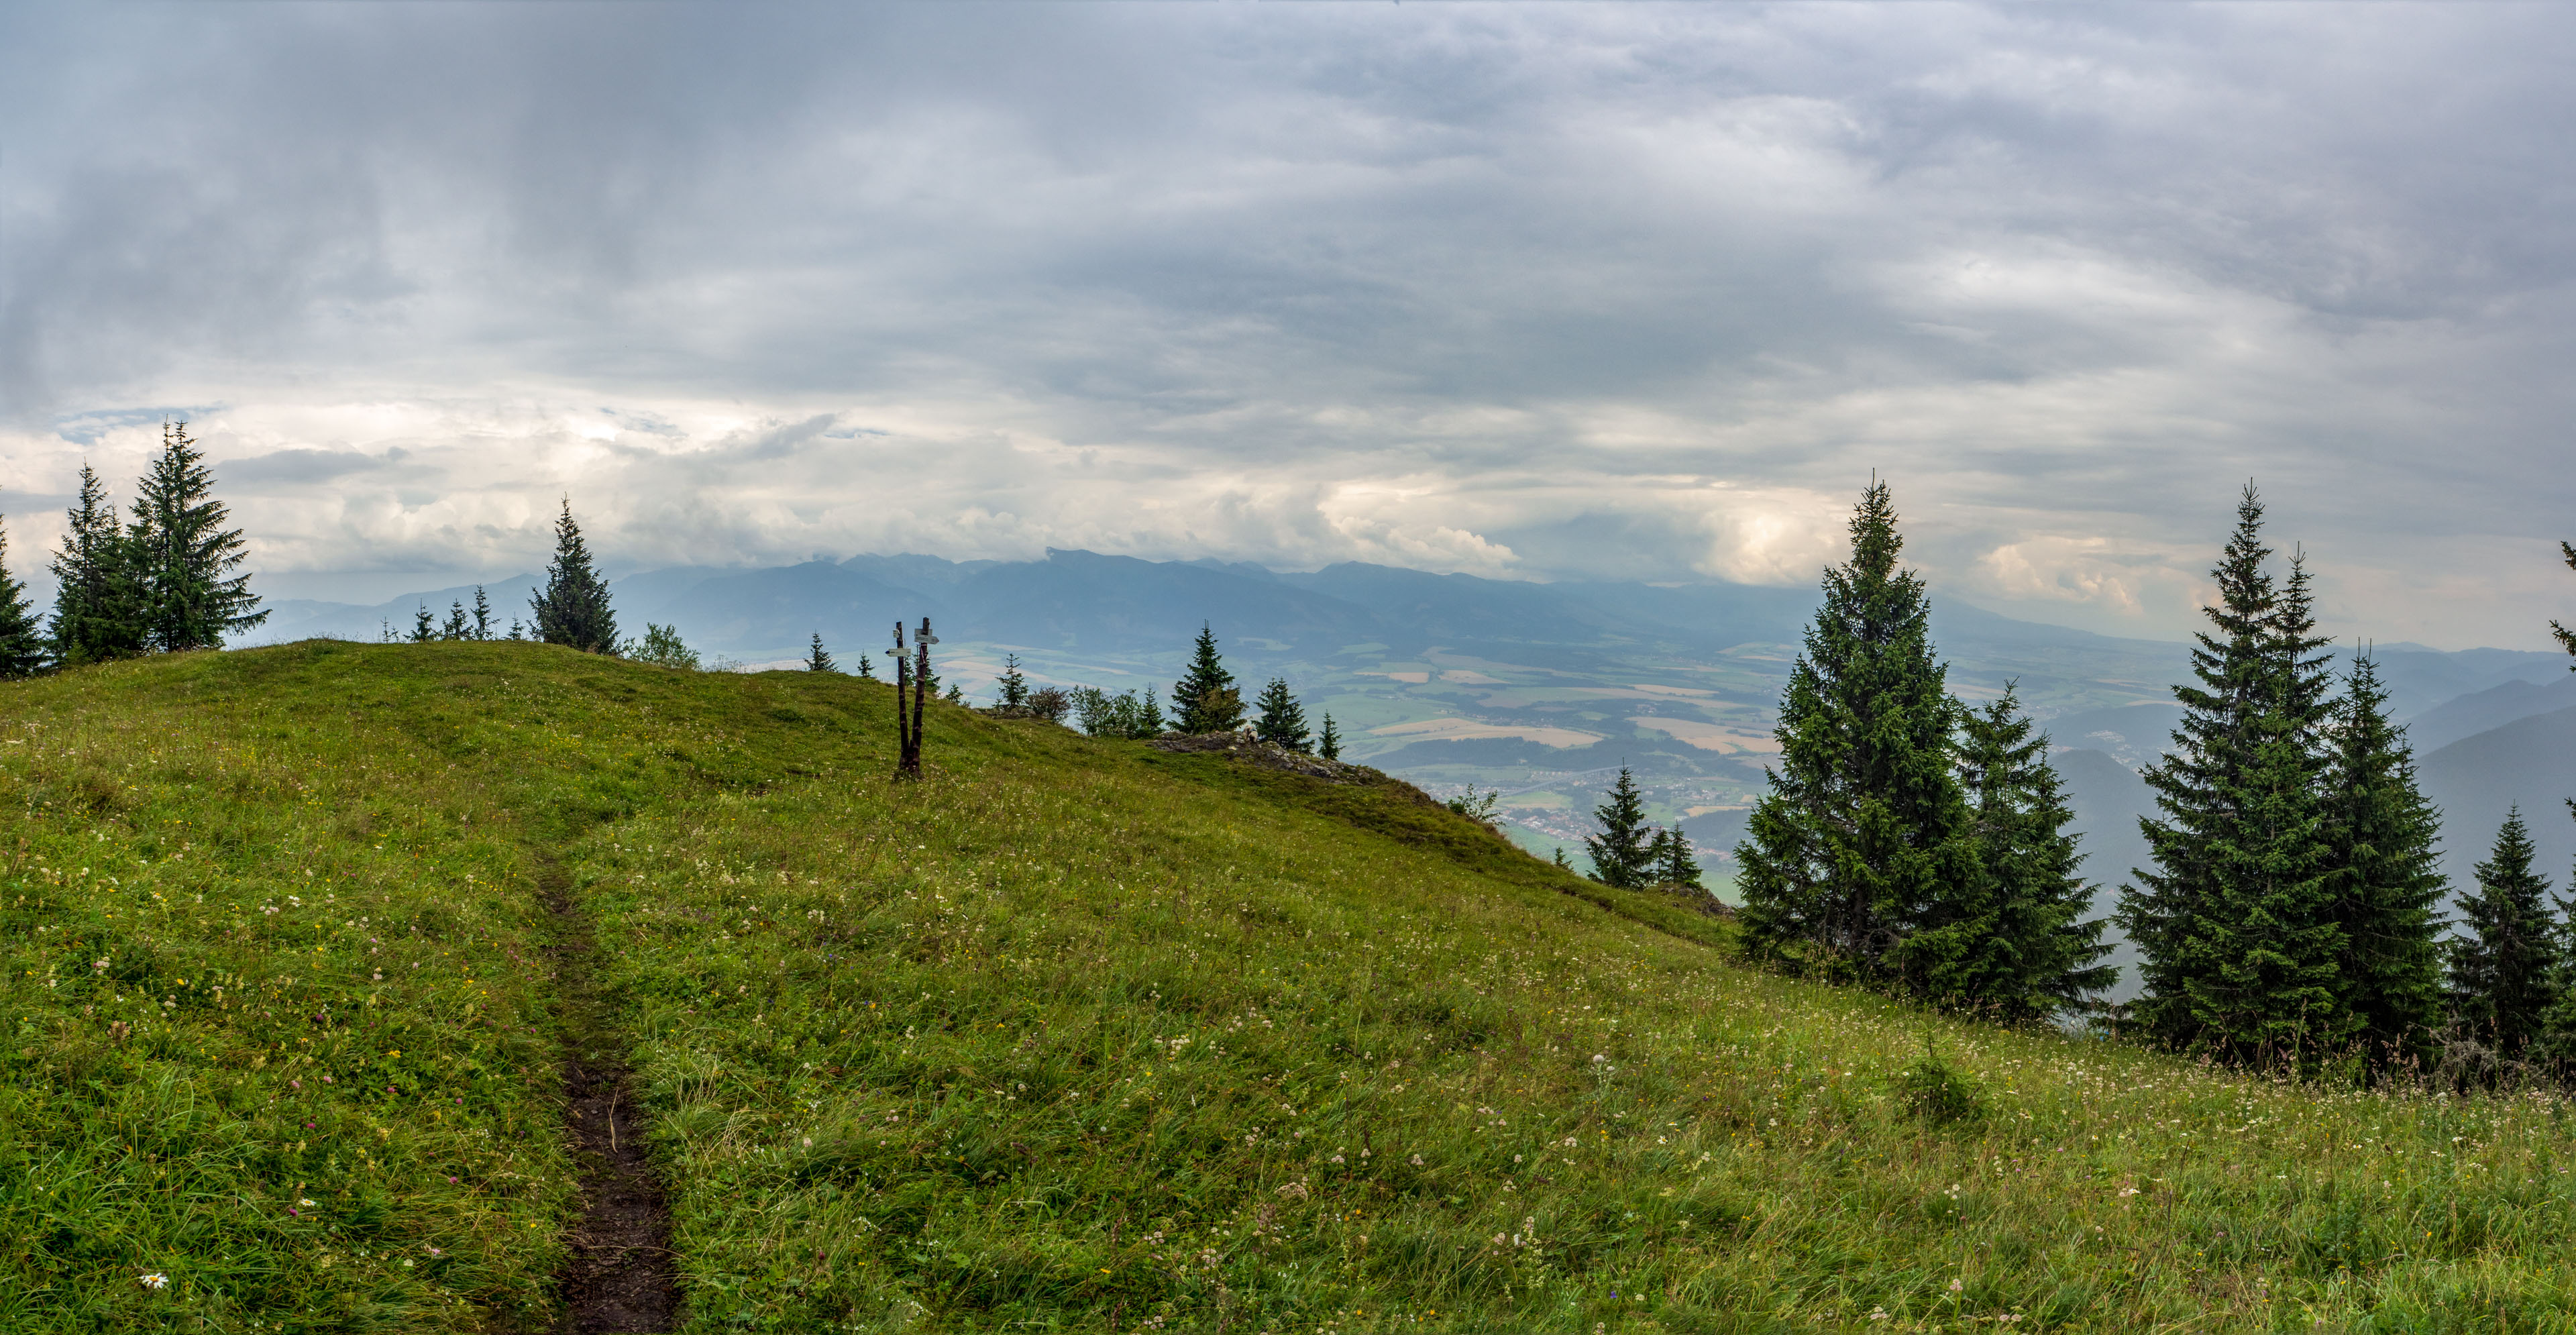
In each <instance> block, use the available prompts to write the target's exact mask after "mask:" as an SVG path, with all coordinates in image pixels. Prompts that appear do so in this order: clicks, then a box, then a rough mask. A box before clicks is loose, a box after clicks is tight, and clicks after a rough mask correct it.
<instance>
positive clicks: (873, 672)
mask: <svg viewBox="0 0 2576 1335" xmlns="http://www.w3.org/2000/svg"><path fill="white" fill-rule="evenodd" d="M876 679H877V669H876V665H875V664H873V663H871V662H869V661H868V656H867V655H866V654H861V655H859V680H861V681H875V680H876Z"/></svg>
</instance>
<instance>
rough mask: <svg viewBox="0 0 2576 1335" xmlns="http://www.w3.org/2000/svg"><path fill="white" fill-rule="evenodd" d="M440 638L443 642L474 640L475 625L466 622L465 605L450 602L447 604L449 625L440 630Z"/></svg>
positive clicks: (441, 627)
mask: <svg viewBox="0 0 2576 1335" xmlns="http://www.w3.org/2000/svg"><path fill="white" fill-rule="evenodd" d="M438 638H440V639H442V640H470V639H473V638H474V623H472V622H470V621H468V620H466V618H465V604H464V603H462V602H459V601H450V602H449V603H448V604H447V623H446V624H445V625H442V626H440V627H439V628H438Z"/></svg>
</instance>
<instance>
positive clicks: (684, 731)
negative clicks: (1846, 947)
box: [0, 642, 2576, 1335]
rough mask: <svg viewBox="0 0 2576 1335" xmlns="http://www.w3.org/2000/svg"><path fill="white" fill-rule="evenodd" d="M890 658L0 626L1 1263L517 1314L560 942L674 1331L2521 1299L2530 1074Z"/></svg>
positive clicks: (278, 1300) (2474, 1316) (2545, 1295)
mask: <svg viewBox="0 0 2576 1335" xmlns="http://www.w3.org/2000/svg"><path fill="white" fill-rule="evenodd" d="M892 707H893V692H892V689H891V688H890V687H884V686H879V685H875V684H872V683H862V682H858V681H856V680H853V679H851V678H847V677H840V676H833V675H823V674H807V673H765V674H760V675H748V676H747V675H736V674H724V673H703V674H702V673H682V672H672V671H666V670H663V669H658V668H653V667H648V666H643V665H638V664H634V663H627V662H620V661H615V660H608V659H600V658H593V657H587V656H583V655H579V654H575V653H572V652H570V651H567V650H562V649H556V648H548V647H543V646H537V645H529V644H516V643H482V644H478V643H437V644H425V645H381V646H380V645H363V646H362V645H352V644H340V643H324V642H310V643H305V644H299V645H293V646H287V647H282V648H274V649H262V650H252V651H244V652H233V653H221V654H188V655H176V656H168V657H163V658H156V659H151V660H145V661H140V662H132V663H123V664H115V665H110V666H106V667H101V668H91V669H83V670H79V671H74V672H68V673H64V674H60V675H57V676H52V677H46V678H41V679H37V680H33V681H26V682H13V683H9V684H7V685H5V686H0V819H5V820H6V821H7V822H8V823H9V825H10V827H11V828H7V829H0V856H5V857H6V859H7V870H6V875H5V881H0V900H5V905H0V912H5V915H6V916H5V921H0V965H5V972H6V983H5V989H4V990H0V998H5V1006H6V1013H5V1016H0V1329H5V1330H9V1331H30V1332H38V1331H41V1332H59V1331H129V1330H142V1331H165V1330H166V1331H220V1332H237V1331H238V1332H251V1331H257V1332H272V1331H275V1332H324V1331H361V1330H381V1331H446V1330H456V1331H536V1330H546V1329H551V1328H553V1326H554V1323H555V1321H556V1319H557V1313H558V1310H559V1303H560V1301H561V1295H560V1293H559V1290H558V1287H557V1285H556V1282H555V1276H556V1274H557V1273H558V1271H559V1270H560V1269H561V1268H562V1267H563V1266H564V1264H565V1262H566V1259H567V1257H568V1256H569V1255H570V1252H571V1248H572V1246H573V1241H574V1239H576V1238H577V1237H578V1236H579V1233H580V1227H581V1211H582V1201H581V1197H580V1193H579V1191H578V1190H577V1183H576V1173H577V1165H576V1161H575V1155H574V1153H573V1151H572V1149H571V1141H570V1140H569V1138H568V1136H567V1133H566V1131H565V1120H566V1118H565V1109H564V1096H563V1091H562V1088H561V1071H562V1063H563V1044H564V1043H565V1042H566V1041H567V1025H568V1023H569V1022H568V1020H567V1014H566V1010H565V1007H564V1004H563V1000H562V996H561V991H562V989H561V988H559V987H558V986H557V984H558V983H559V981H560V979H559V975H561V974H564V973H566V972H568V971H570V970H572V969H576V968H577V969H578V970H579V971H580V972H581V974H582V976H583V978H584V979H585V980H586V982H585V986H586V987H588V988H590V989H594V990H595V993H596V995H597V996H598V997H599V998H600V999H601V1001H602V1007H601V1009H600V1012H599V1013H600V1014H602V1015H605V1016H606V1017H608V1020H609V1025H608V1028H607V1029H606V1030H605V1031H603V1030H601V1029H600V1028H599V1027H598V1026H597V1025H595V1024H590V1023H588V1022H585V1026H584V1027H583V1029H582V1031H581V1034H580V1038H581V1040H582V1041H583V1042H585V1043H605V1044H612V1045H614V1046H615V1047H616V1048H617V1053H616V1055H618V1056H621V1057H622V1058H623V1060H624V1061H625V1063H626V1064H627V1065H628V1066H630V1067H631V1068H632V1070H633V1072H634V1076H633V1081H634V1085H633V1095H634V1097H635V1098H636V1099H638V1100H640V1102H641V1103H642V1105H643V1107H644V1109H645V1112H646V1117H647V1121H646V1123H645V1135H646V1137H647V1141H648V1144H649V1148H650V1151H651V1155H652V1158H653V1161H654V1163H655V1164H656V1165H657V1167H658V1169H659V1172H660V1174H661V1178H662V1182H663V1184H664V1188H665V1191H666V1193H667V1197H668V1202H669V1207H670V1212H671V1220H670V1238H671V1247H672V1249H673V1251H674V1252H675V1253H676V1265H677V1272H678V1283H679V1291H680V1298H681V1303H682V1307H681V1312H682V1318H681V1328H683V1329H686V1330H691V1331H705V1332H716V1331H736V1330H755V1331H757V1330H777V1331H798V1332H802V1331H827V1330H840V1331H910V1332H937V1331H996V1332H999V1331H1046V1330H1082V1331H1166V1332H1176V1331H1191V1332H1212V1333H1217V1332H1223V1333H1236V1332H1239V1333H1241V1335H1251V1333H1252V1332H1278V1333H1280V1335H1287V1333H1289V1332H1300V1333H1307V1332H1318V1333H1320V1332H1360V1331H1397V1330H1401V1331H1408V1332H1410V1331H1458V1332H1495V1331H1507V1332H1516V1331H1530V1332H1574V1333H1577V1335H1580V1333H1582V1332H1594V1333H1596V1335H1597V1333H1599V1332H1608V1331H1671V1332H1699V1331H1709V1332H1715V1331H1792V1330H1795V1331H1810V1330H1867V1331H1879V1330H1889V1331H1894V1330H1903V1331H1931V1330H1950V1331H1964V1330H1979V1329H1987V1328H1990V1327H2003V1328H2011V1329H2023V1330H2042V1329H2046V1330H2099V1331H2130V1330H2135V1331H2141V1332H2143V1331H2181V1330H2192V1331H2221V1330H2282V1331H2302V1332H2306V1331H2318V1330H2330V1331H2346V1330H2349V1331H2390V1332H2398V1331H2403V1332H2434V1331H2460V1332H2470V1331H2557V1330H2576V1178H2571V1176H2570V1172H2571V1170H2576V1152H2571V1144H2570V1122H2569V1116H2568V1105H2567V1103H2566V1102H2565V1100H2564V1099H2563V1098H2562V1097H2560V1096H2559V1095H2556V1094H2554V1093H2549V1092H2545V1091H2506V1092H2503V1093H2499V1094H2494V1095H2479V1096H2474V1097H2455V1096H2451V1095H2448V1094H2443V1093H2436V1092H2427V1091H2420V1090H2389V1091H2364V1090H2355V1089H2346V1088H2333V1087H2320V1086H2315V1085H2297V1084H2288V1083H2280V1082H2274V1081H2268V1080H2264V1079H2260V1078H2255V1077H2251V1076H2247V1075H2242V1074H2237V1073H2232V1072H2228V1071H2223V1070H2217V1069H2213V1068H2209V1067H2205V1066H2199V1065H2194V1064H2191V1063H2187V1062H2184V1061H2180V1060H2176V1059H2173V1058H2170V1057H2166V1056H2162V1055H2159V1054H2155V1053H2152V1052H2147V1051H2144V1050H2141V1049H2138V1048H2135V1047H2132V1046H2128V1045H2125V1044H2120V1043H2115V1042H2110V1041H2105V1040H2100V1039H2088V1038H2081V1037H2074V1036H2069V1035H2066V1034H2061V1033H2058V1032H2054V1031H2008V1030H2004V1029H1999V1028H1995V1027H1991V1026H1987V1025H1982V1024H1978V1023H1974V1022H1970V1021H1962V1020H1956V1019H1946V1018H1940V1017H1935V1016H1930V1015H1927V1014H1924V1013H1922V1012H1920V1011H1916V1010H1913V1009H1909V1008H1905V1007H1900V1006H1896V1005H1893V1004H1890V1003H1887V1002H1884V1001H1881V1000H1878V999H1876V998H1873V997H1870V996H1867V995H1864V994H1858V993H1853V992H1847V991H1837V990H1833V989H1828V988H1823V987H1818V986H1812V985H1807V984H1801V983H1794V982H1789V981H1784V980H1781V979H1778V978H1774V977H1770V976H1767V975H1764V974H1761V973H1758V972H1754V971H1750V970H1748V969H1745V968H1742V967H1739V966H1738V965H1736V964H1734V963H1732V962H1731V957H1730V954H1729V951H1728V949H1727V939H1726V931H1725V927H1724V924H1723V923H1722V922H1721V921H1720V920H1718V919H1715V918H1711V917H1707V916H1704V915H1701V914H1699V913H1696V912H1694V911H1691V910H1690V909H1689V908H1688V907H1686V906H1684V905H1681V904H1679V903H1678V902H1676V901H1673V900H1671V899H1668V898H1664V897H1661V896H1655V895H1646V894H1632V893H1626V892H1618V891H1612V890H1607V889H1604V888H1601V887H1598V886H1594V885H1591V884H1589V883H1588V882H1584V881H1581V880H1579V879H1576V878H1574V877H1572V876H1570V875H1568V874H1566V873H1564V872H1561V871H1558V870H1556V869H1554V868H1553V867H1550V866H1548V865H1547V864H1545V863H1543V862H1541V861H1539V860H1538V859H1536V858H1534V857H1532V856H1530V855H1528V854H1526V853H1524V852H1522V851H1520V850H1518V849H1516V848H1514V847H1512V846H1511V845H1510V844H1508V843H1506V842H1505V841H1503V840H1502V839H1501V838H1499V837H1498V836H1496V835H1494V834H1492V833H1491V832H1489V831H1487V830H1485V829H1483V828H1482V827H1479V826H1476V825H1473V824H1471V823H1469V822H1468V821H1466V820H1464V819H1463V818H1460V817H1457V816H1454V815H1451V814H1450V813H1448V812H1446V811H1445V810H1442V809H1440V808H1438V807H1436V806H1433V805H1430V804H1428V803H1426V802H1424V801H1423V800H1421V799H1420V798H1419V797H1418V795H1416V794H1414V793H1412V791H1411V790H1410V789H1407V788H1405V787H1404V786H1402V785H1399V784H1392V783H1383V782H1358V783H1349V784H1332V783H1326V782H1323V781H1320V780H1315V779H1310V778H1306V777H1303V776H1298V775H1291V774H1285V773H1279V772H1275V771H1267V770H1260V769H1254V768H1249V767H1246V766H1243V765H1241V764H1239V763H1236V762H1230V761H1228V760H1226V759H1225V758H1223V757H1220V756H1211V755H1174V754H1167V753H1163V752H1159V751H1155V750H1152V749H1150V748H1148V747H1146V746H1144V745H1142V744H1139V743H1133V742H1122V741H1096V740H1091V739H1086V738H1082V737H1079V736H1076V735H1074V734H1073V733H1071V732H1068V731H1066V730H1063V729H1060V728H1057V727H1054V726H1053V725H1048V724H1044V723H1038V722H1033V721H1023V720H994V719H988V718H984V717H982V716H980V715H975V714H972V713H969V712H967V711H965V710H961V709H956V708H950V707H936V708H934V709H933V711H932V716H931V721H930V729H929V737H928V760H929V773H928V776H927V777H926V779H925V780H924V781H922V782H920V783H917V784H913V783H897V782H894V781H892V780H891V779H890V778H889V771H890V770H891V769H892V763H893V738H892V728H891V718H890V716H891V713H892ZM541 883H542V884H543V885H546V886H550V887H567V888H568V892H569V897H570V910H571V912H570V914H569V915H567V914H565V913H559V912H553V911H550V910H549V908H548V906H547V903H546V895H545V893H543V892H541V890H540V885H541Z"/></svg>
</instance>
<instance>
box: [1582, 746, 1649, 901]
mask: <svg viewBox="0 0 2576 1335" xmlns="http://www.w3.org/2000/svg"><path fill="white" fill-rule="evenodd" d="M1592 823H1593V824H1595V825H1597V826H1599V827H1600V829H1601V832H1600V833H1599V834H1597V835H1585V836H1584V838H1583V851H1584V852H1585V853H1586V854H1588V855H1590V857H1591V858H1592V879H1594V880H1596V881H1599V882H1601V883H1602V884H1603V885H1615V886H1619V887H1621V888H1623V889H1627V888H1633V887H1636V886H1641V885H1644V884H1646V883H1647V878H1648V877H1649V876H1650V875H1652V873H1653V871H1654V867H1653V865H1652V863H1651V862H1650V861H1649V860H1648V857H1647V850H1648V846H1649V839H1650V837H1651V834H1652V831H1651V830H1650V829H1649V828H1648V826H1647V825H1646V799H1645V795H1644V794H1643V793H1641V792H1639V791H1638V790H1637V780H1636V778H1635V776H1634V775H1632V774H1630V773H1629V772H1628V768H1627V767H1626V766H1624V765H1622V766H1620V768H1619V779H1618V782H1616V783H1613V784H1612V785H1610V794H1609V796H1607V797H1605V798H1603V799H1602V801H1601V805H1600V806H1597V807H1595V808H1593V809H1592Z"/></svg>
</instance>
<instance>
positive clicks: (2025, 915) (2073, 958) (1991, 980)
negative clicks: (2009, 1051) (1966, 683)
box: [1922, 684, 2119, 1020]
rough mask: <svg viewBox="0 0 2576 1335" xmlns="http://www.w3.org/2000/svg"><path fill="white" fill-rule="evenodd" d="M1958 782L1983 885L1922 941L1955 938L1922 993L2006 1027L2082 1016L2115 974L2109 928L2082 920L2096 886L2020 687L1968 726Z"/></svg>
mask: <svg viewBox="0 0 2576 1335" xmlns="http://www.w3.org/2000/svg"><path fill="white" fill-rule="evenodd" d="M1960 732H1961V741H1960V748H1959V782H1960V786H1961V787H1962V788H1963V789H1965V790H1966V794H1967V800H1968V807H1969V810H1970V812H1971V813H1972V819H1973V828H1974V830H1975V838H1976V844H1977V864H1978V869H1979V872H1980V880H1979V882H1978V883H1977V893H1976V894H1975V895H1973V896H1962V899H1963V900H1964V901H1965V902H1964V903H1963V904H1962V906H1961V908H1962V910H1963V911H1961V912H1959V913H1958V914H1957V915H1956V916H1955V917H1954V918H1953V920H1952V921H1951V922H1949V923H1945V924H1941V925H1939V926H1935V927H1930V928H1927V929H1925V931H1924V932H1923V933H1922V937H1923V939H1925V940H1926V941H1930V940H1933V939H1936V938H1937V937H1939V936H1941V935H1947V936H1949V937H1950V938H1951V939H1950V940H1949V941H1947V942H1944V943H1943V945H1944V947H1945V948H1944V949H1942V950H1940V951H1938V952H1930V951H1927V952H1925V953H1926V954H1927V955H1931V956H1932V960H1931V961H1927V965H1926V967H1925V969H1924V974H1925V990H1926V991H1927V992H1928V993H1929V994H1931V995H1933V996H1936V997H1939V998H1941V999H1944V1000H1947V1001H1949V1002H1951V1003H1952V1004H1956V1005H1961V1006H1966V1007H1970V1008H1973V1009H1979V1010H1984V1011H1987V1012H1989V1013H1991V1014H1994V1015H1997V1016H1999V1017H2001V1018H2004V1019H2011V1020H2031V1019H2040V1018H2044V1017H2047V1016H2049V1015H2052V1014H2055V1013H2057V1012H2060V1011H2065V1010H2072V1009H2076V1008H2079V1007H2081V1006H2082V1005H2083V1004H2084V1003H2085V1001H2086V999H2087V998H2088V996H2089V995H2090V994H2093V993H2098V992H2101V991H2104V990H2106V989H2108V988H2109V987H2110V986H2111V984H2112V983H2113V982H2114V981H2115V980H2116V978H2117V975H2118V973H2119V971H2118V970H2117V969H2115V968H2113V967H2111V966H2109V965H2106V964H2101V963H2099V961H2100V960H2101V958H2102V957H2103V956H2104V955H2107V954H2109V953H2111V948H2110V947H2109V946H2106V945H2104V944H2102V930H2103V928H2104V927H2105V926H2106V925H2107V923H2106V922H2105V921H2104V920H2102V919H2099V918H2091V919H2088V918H2087V917H2085V914H2086V912H2087V911H2088V910H2090V909H2091V908H2092V906H2093V886H2092V885H2091V883H2089V882H2087V881H2086V880H2085V879H2084V878H2083V876H2082V875H2081V874H2080V873H2079V868H2080V867H2081V866H2082V864H2083V861H2084V855H2083V854H2082V853H2080V852H2078V851H2076V841H2075V836H2074V835H2073V834H2071V833H2069V832H2068V831H2067V829H2066V827H2067V825H2068V824H2069V823H2070V822H2072V821H2073V820H2074V819H2075V813H2074V812H2073V811H2071V810H2069V809H2068V808H2067V805H2066V792H2065V788H2064V786H2063V785H2062V784H2061V783H2060V782H2059V780H2058V777H2057V769H2056V767H2055V766H2053V765H2050V764H2049V763H2048V738H2047V736H2046V735H2045V734H2041V735H2033V730H2032V727H2031V722H2030V719H2029V717H2028V716H2026V715H2024V714H2023V713H2022V712H2021V703H2020V700H2019V698H2018V693H2017V691H2016V690H2015V688H2014V687H2013V686H2012V685H2010V684H2007V685H2006V686H2005V688H2004V694H2003V696H2002V698H2000V699H1997V700H1995V701H1993V702H1992V703H1990V704H1988V705H1987V706H1986V708H1985V709H1983V710H1972V711H1969V712H1968V713H1967V714H1966V715H1965V717H1964V719H1963V720H1962V723H1961V728H1960Z"/></svg>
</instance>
